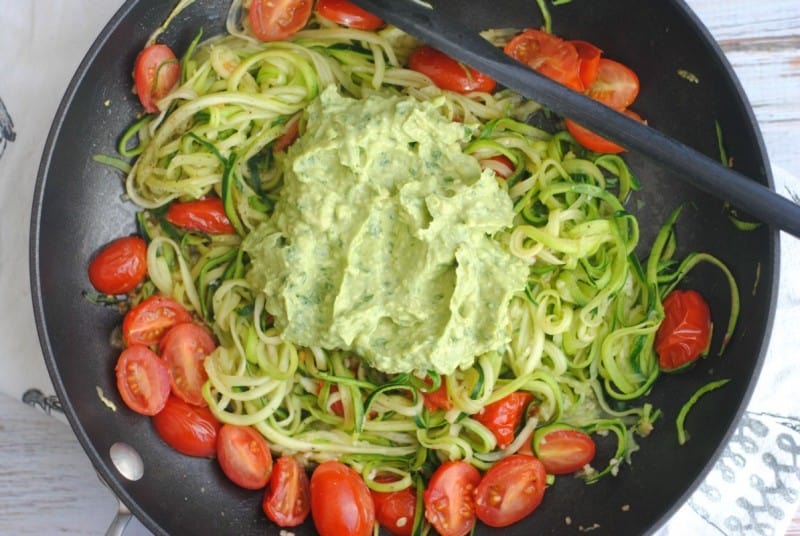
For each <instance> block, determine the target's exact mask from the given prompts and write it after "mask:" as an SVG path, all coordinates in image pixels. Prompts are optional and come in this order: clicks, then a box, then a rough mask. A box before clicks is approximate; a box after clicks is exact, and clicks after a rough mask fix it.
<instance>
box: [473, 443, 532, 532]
mask: <svg viewBox="0 0 800 536" xmlns="http://www.w3.org/2000/svg"><path fill="white" fill-rule="evenodd" d="M546 485H547V474H546V473H545V470H544V465H542V462H540V461H539V460H537V459H536V458H535V457H533V456H525V455H522V454H514V455H512V456H509V457H507V458H503V459H502V460H500V461H499V462H497V463H496V464H494V465H493V466H492V467H490V468H489V470H488V471H486V474H484V475H483V478H482V479H481V482H480V484H478V487H477V489H476V490H475V512H476V514H477V516H478V519H480V520H481V521H483V522H484V523H486V524H487V525H489V526H490V527H507V526H508V525H511V524H513V523H516V522H517V521H519V520H521V519H523V518H524V517H525V516H527V515H528V514H530V513H531V512H533V511H534V510H536V508H537V507H538V506H539V504H541V502H542V498H543V497H544V490H545V487H546Z"/></svg>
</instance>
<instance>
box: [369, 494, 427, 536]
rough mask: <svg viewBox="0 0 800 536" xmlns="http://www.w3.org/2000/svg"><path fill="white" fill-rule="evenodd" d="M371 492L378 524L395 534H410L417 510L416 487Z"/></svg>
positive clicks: (401, 535)
mask: <svg viewBox="0 0 800 536" xmlns="http://www.w3.org/2000/svg"><path fill="white" fill-rule="evenodd" d="M371 492H372V500H373V501H374V502H375V518H376V519H377V520H378V524H379V525H380V526H381V527H383V528H384V529H386V530H387V531H389V533H390V534H393V535H394V536H410V535H411V533H412V532H413V530H414V515H415V514H416V511H417V496H416V494H415V493H414V488H413V487H408V488H405V489H402V490H400V491H389V492H380V491H375V490H371Z"/></svg>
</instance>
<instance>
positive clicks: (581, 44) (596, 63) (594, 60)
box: [570, 40, 603, 88]
mask: <svg viewBox="0 0 800 536" xmlns="http://www.w3.org/2000/svg"><path fill="white" fill-rule="evenodd" d="M570 43H571V44H572V46H574V47H575V50H576V51H577V52H578V57H579V58H580V60H581V64H580V69H579V73H580V77H581V83H582V84H583V87H585V88H588V87H590V86H591V85H592V84H593V83H594V81H595V80H596V79H597V71H598V69H599V68H600V56H601V55H602V54H603V51H602V50H600V49H599V48H597V47H596V46H594V45H593V44H591V43H589V42H587V41H579V40H573V41H570Z"/></svg>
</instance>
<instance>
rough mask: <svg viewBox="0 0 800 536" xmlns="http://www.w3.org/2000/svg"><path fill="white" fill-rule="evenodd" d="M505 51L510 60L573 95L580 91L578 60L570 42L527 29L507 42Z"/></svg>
mask: <svg viewBox="0 0 800 536" xmlns="http://www.w3.org/2000/svg"><path fill="white" fill-rule="evenodd" d="M504 50H505V53H506V54H508V55H509V56H511V57H512V58H514V59H516V60H517V61H520V62H522V63H524V64H526V65H528V66H529V67H531V68H532V69H535V70H537V71H539V72H540V73H541V74H543V75H544V76H547V77H548V78H552V79H553V80H555V81H556V82H559V83H561V84H564V85H565V86H567V87H569V88H571V89H574V90H575V91H583V89H584V87H583V83H582V82H581V76H580V68H581V59H580V56H579V55H578V51H577V50H576V49H575V45H573V44H572V43H571V42H569V41H564V40H563V39H561V38H560V37H556V36H554V35H551V34H549V33H546V32H542V31H540V30H534V29H529V30H525V31H524V32H522V33H521V34H519V35H517V36H516V37H514V38H513V39H512V40H511V41H509V42H508V44H507V45H506V46H505V49H504Z"/></svg>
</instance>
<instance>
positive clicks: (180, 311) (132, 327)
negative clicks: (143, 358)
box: [122, 294, 192, 346]
mask: <svg viewBox="0 0 800 536" xmlns="http://www.w3.org/2000/svg"><path fill="white" fill-rule="evenodd" d="M191 321H192V315H190V314H189V311H187V310H186V309H184V307H183V306H182V305H181V304H179V303H178V302H176V301H175V300H173V299H172V298H167V297H166V296H161V295H160V294H156V295H154V296H150V297H149V298H147V299H146V300H144V301H143V302H142V303H140V304H139V305H137V306H136V307H134V308H133V309H131V310H130V311H128V314H126V315H125V318H124V319H123V321H122V338H123V340H124V341H125V344H126V345H127V346H131V345H134V344H143V345H145V346H151V345H154V344H158V342H159V341H160V340H161V337H163V336H164V334H165V333H166V332H167V331H168V330H169V329H170V328H171V327H172V326H174V325H176V324H182V323H184V322H191Z"/></svg>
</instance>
